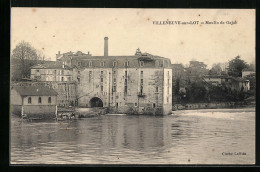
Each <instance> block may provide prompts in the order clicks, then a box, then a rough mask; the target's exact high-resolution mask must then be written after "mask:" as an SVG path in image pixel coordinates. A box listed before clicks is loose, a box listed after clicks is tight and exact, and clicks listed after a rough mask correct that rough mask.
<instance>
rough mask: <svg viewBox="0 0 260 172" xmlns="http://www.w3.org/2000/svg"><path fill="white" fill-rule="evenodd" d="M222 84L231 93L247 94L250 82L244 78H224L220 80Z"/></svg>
mask: <svg viewBox="0 0 260 172" xmlns="http://www.w3.org/2000/svg"><path fill="white" fill-rule="evenodd" d="M222 83H223V84H224V85H225V86H226V87H227V88H229V89H230V90H231V91H242V92H248V91H249V90H250V82H249V80H247V79H244V78H238V77H226V78H223V79H222Z"/></svg>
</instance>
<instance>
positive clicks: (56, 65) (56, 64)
mask: <svg viewBox="0 0 260 172" xmlns="http://www.w3.org/2000/svg"><path fill="white" fill-rule="evenodd" d="M31 68H34V69H38V68H46V69H71V68H70V67H69V66H67V65H64V67H63V62H62V61H44V62H42V63H40V64H37V65H34V66H32V67H31Z"/></svg>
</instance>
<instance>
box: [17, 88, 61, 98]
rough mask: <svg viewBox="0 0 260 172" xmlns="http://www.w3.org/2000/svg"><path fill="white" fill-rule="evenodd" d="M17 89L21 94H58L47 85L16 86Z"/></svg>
mask: <svg viewBox="0 0 260 172" xmlns="http://www.w3.org/2000/svg"><path fill="white" fill-rule="evenodd" d="M12 89H15V90H16V91H17V92H18V93H19V94H20V95H21V96H57V95H58V93H57V92H56V91H55V90H54V89H53V88H49V87H46V86H16V87H13V88H12Z"/></svg>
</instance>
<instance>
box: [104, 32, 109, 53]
mask: <svg viewBox="0 0 260 172" xmlns="http://www.w3.org/2000/svg"><path fill="white" fill-rule="evenodd" d="M104 56H108V37H105V38H104Z"/></svg>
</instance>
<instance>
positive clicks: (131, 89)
mask: <svg viewBox="0 0 260 172" xmlns="http://www.w3.org/2000/svg"><path fill="white" fill-rule="evenodd" d="M56 61H57V62H61V63H62V64H63V66H65V67H66V66H67V68H64V70H69V69H71V71H72V72H71V75H72V76H71V77H70V76H67V77H68V78H69V79H68V80H69V81H70V80H73V81H75V84H76V94H77V95H76V100H75V104H76V105H77V106H78V107H107V108H108V109H109V111H110V112H111V113H138V114H169V113H171V110H172V68H171V62H170V60H169V59H168V58H164V57H160V56H153V55H151V54H148V53H141V51H140V50H139V49H137V50H136V53H135V55H131V56H109V55H108V38H107V37H105V38H104V56H92V55H91V54H89V53H88V54H85V53H82V52H80V51H79V52H77V53H72V52H68V53H64V54H61V53H60V52H59V53H58V54H57V55H56ZM42 69H44V68H42ZM52 70H53V69H52ZM67 73H68V74H70V72H67ZM37 76H38V75H37ZM48 78H54V77H51V76H49V77H48ZM70 78H71V79H70ZM64 81H65V78H64Z"/></svg>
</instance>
